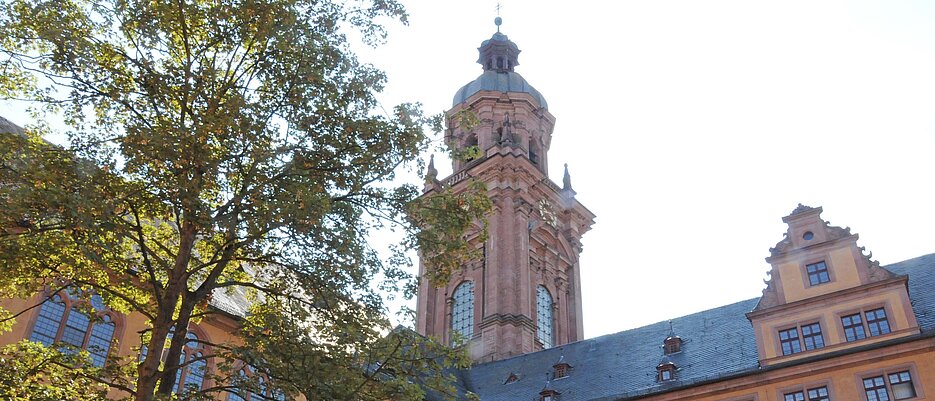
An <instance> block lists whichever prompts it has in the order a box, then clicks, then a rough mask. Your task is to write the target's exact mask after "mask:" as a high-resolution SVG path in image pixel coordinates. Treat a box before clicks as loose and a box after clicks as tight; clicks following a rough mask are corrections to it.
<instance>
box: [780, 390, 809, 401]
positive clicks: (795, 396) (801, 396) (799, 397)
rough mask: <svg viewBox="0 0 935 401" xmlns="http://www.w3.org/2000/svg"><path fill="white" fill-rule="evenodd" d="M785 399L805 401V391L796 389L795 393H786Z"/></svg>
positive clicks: (787, 400)
mask: <svg viewBox="0 0 935 401" xmlns="http://www.w3.org/2000/svg"><path fill="white" fill-rule="evenodd" d="M783 401H805V393H803V392H801V391H796V392H794V393H786V394H785V395H784V396H783Z"/></svg>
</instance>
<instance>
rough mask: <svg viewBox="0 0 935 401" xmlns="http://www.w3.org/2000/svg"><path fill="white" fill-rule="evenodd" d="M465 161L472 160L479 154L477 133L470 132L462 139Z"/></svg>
mask: <svg viewBox="0 0 935 401" xmlns="http://www.w3.org/2000/svg"><path fill="white" fill-rule="evenodd" d="M464 152H465V155H464V157H465V160H464V161H465V162H469V161H472V160H474V159H476V158H477V157H478V156H480V149H479V148H478V147H477V134H475V133H473V132H472V133H470V134H468V136H467V138H466V139H465V140H464Z"/></svg>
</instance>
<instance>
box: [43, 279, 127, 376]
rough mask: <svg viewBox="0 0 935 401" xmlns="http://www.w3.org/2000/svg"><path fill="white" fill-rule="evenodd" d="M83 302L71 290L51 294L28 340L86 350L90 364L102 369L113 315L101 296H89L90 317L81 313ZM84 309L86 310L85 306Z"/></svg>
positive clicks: (112, 327)
mask: <svg viewBox="0 0 935 401" xmlns="http://www.w3.org/2000/svg"><path fill="white" fill-rule="evenodd" d="M83 302H84V301H81V300H79V299H78V297H77V295H76V294H75V289H74V288H72V287H68V288H66V289H65V290H63V291H59V292H58V293H55V294H53V295H52V296H51V297H50V298H49V299H47V300H46V301H45V302H43V303H42V307H41V308H39V316H38V317H37V318H36V323H35V324H34V325H33V328H32V332H31V334H30V335H29V340H30V341H36V342H40V343H43V344H45V345H47V346H50V345H52V344H55V343H58V344H62V345H64V346H65V349H66V351H67V350H69V349H72V350H75V349H86V350H88V353H89V354H91V363H93V364H94V366H98V367H101V366H104V361H105V360H106V359H107V353H108V352H110V345H111V343H113V340H114V331H115V330H116V324H115V323H114V318H115V316H114V315H113V313H112V312H109V311H108V310H107V309H106V308H105V307H104V302H103V301H102V300H101V297H100V296H98V295H96V294H94V295H91V297H90V304H91V305H90V306H91V310H93V311H94V313H95V314H94V315H93V316H92V315H89V314H88V313H86V312H84V311H82V310H81V306H82V305H81V304H82V303H83ZM84 306H85V307H87V304H84ZM85 310H87V309H85Z"/></svg>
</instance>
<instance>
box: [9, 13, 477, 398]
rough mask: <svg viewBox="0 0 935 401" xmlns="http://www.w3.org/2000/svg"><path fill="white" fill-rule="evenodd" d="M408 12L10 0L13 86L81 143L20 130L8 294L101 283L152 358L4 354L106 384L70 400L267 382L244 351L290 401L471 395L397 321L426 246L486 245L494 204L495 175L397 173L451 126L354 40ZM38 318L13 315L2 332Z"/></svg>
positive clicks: (444, 259)
mask: <svg viewBox="0 0 935 401" xmlns="http://www.w3.org/2000/svg"><path fill="white" fill-rule="evenodd" d="M386 18H389V19H399V20H401V21H402V22H405V21H406V14H405V12H404V10H403V9H402V7H401V6H400V5H399V4H398V3H396V2H395V1H386V0H370V1H367V0H362V1H351V2H336V1H328V0H325V1H310V0H219V1H203V0H178V1H171V2H162V1H138V0H104V1H89V0H9V1H6V2H4V3H3V4H2V5H0V54H2V59H0V97H3V98H7V99H19V100H23V101H30V102H34V104H37V105H38V106H39V107H37V108H36V109H35V110H36V111H35V112H36V116H37V119H38V121H44V120H45V119H53V118H55V117H48V116H49V115H50V114H54V115H56V116H62V120H63V122H64V125H65V127H67V128H66V129H65V133H66V134H67V136H68V143H69V144H68V145H67V146H65V147H58V146H52V145H50V144H48V143H47V142H46V141H44V140H43V139H42V138H43V137H44V136H45V135H46V134H48V133H49V131H50V130H49V129H48V128H46V127H44V126H42V125H37V126H33V127H30V129H29V130H27V132H26V134H24V135H0V230H2V231H0V272H2V274H0V297H19V298H26V297H29V296H30V295H32V294H35V293H36V292H38V291H43V290H48V289H49V288H60V287H61V286H62V285H70V286H72V287H75V288H78V289H81V290H82V291H77V293H78V294H79V296H88V294H99V295H100V296H101V297H102V298H103V300H104V302H105V303H106V304H107V306H108V307H110V308H112V309H114V310H116V311H119V312H123V313H128V314H129V313H134V314H138V315H139V316H142V317H143V319H145V320H146V322H147V324H148V327H149V328H148V330H147V331H146V332H144V333H141V338H142V339H143V346H145V348H146V349H147V350H150V351H148V352H146V353H145V356H143V357H142V358H139V360H138V359H137V358H136V356H130V357H123V358H117V357H113V358H111V359H110V360H108V363H107V365H105V366H106V367H107V369H105V370H98V371H94V370H89V369H88V368H87V364H85V363H81V362H80V361H79V362H75V361H72V362H70V363H69V362H67V361H65V362H62V363H52V364H50V363H44V364H43V363H38V362H41V361H42V360H44V359H43V358H45V357H44V356H42V355H40V354H41V353H42V352H48V353H50V354H49V355H59V356H58V357H56V358H62V357H64V356H68V354H67V353H64V352H61V351H59V350H55V349H46V351H38V350H35V349H34V348H28V347H29V346H27V345H21V347H26V348H19V349H11V350H6V351H4V354H3V355H4V356H3V357H4V358H7V357H16V355H22V354H23V353H24V352H30V353H31V354H30V355H34V357H31V358H28V360H29V361H31V362H30V363H33V365H30V366H32V367H30V368H29V369H30V370H29V372H30V373H31V374H34V375H38V376H35V377H39V378H38V379H35V377H34V379H35V380H34V381H33V383H39V384H42V383H47V384H49V385H52V384H53V383H55V381H54V380H51V381H49V380H43V379H41V378H42V377H50V376H48V375H49V374H51V373H49V372H52V371H55V372H62V373H56V374H57V375H64V374H73V375H77V376H76V377H83V378H92V379H93V380H94V382H95V383H97V384H96V385H95V386H79V387H81V388H75V389H74V392H71V393H69V394H68V395H62V396H61V397H59V398H68V399H80V398H82V397H83V396H84V395H88V394H89V393H87V392H88V391H90V392H92V393H94V391H98V390H100V389H101V388H99V386H103V390H101V391H107V392H108V394H109V395H110V396H115V394H116V396H119V397H128V398H133V399H136V400H152V399H166V398H171V397H175V396H181V397H187V398H192V399H197V398H200V397H206V396H207V397H221V396H223V392H225V391H228V390H232V389H234V388H235V387H242V388H246V389H248V390H249V389H251V388H253V389H254V390H256V389H259V387H257V386H259V385H260V384H259V383H257V382H250V380H240V378H239V377H238V376H237V373H236V372H235V371H234V362H233V361H244V362H246V363H248V364H250V365H251V366H253V367H254V368H255V369H257V370H259V371H261V372H263V373H264V374H265V375H266V377H268V378H270V379H271V382H272V383H273V385H274V386H276V387H277V389H278V391H281V392H283V393H285V394H287V395H288V396H290V397H291V396H295V395H302V396H304V397H306V398H307V399H360V400H384V399H418V398H419V397H420V394H421V391H422V388H423V386H429V387H432V386H434V387H435V388H436V389H437V390H438V391H440V392H441V393H443V394H453V393H452V391H453V390H452V388H451V387H450V385H446V384H445V383H443V382H442V381H438V380H435V379H432V378H434V377H436V376H437V375H436V374H437V373H441V372H444V367H445V366H446V361H451V360H452V358H454V359H456V360H459V359H458V356H457V355H454V354H450V353H448V352H447V349H446V348H444V347H439V346H437V344H434V343H432V342H431V341H429V340H426V339H422V338H420V337H418V336H416V335H412V333H408V334H407V333H406V332H405V331H404V330H397V331H391V332H390V331H389V327H388V322H387V319H386V317H385V314H386V308H385V306H384V304H383V300H382V297H381V295H380V294H381V291H390V292H392V291H400V290H402V291H404V292H405V293H407V294H410V295H411V294H412V291H413V288H414V286H413V280H411V278H410V277H408V275H407V274H406V273H405V268H406V267H408V266H409V264H410V263H411V262H409V260H408V259H407V258H406V257H405V255H404V254H403V253H404V251H405V250H407V249H416V248H418V249H420V250H421V252H422V253H423V256H424V258H425V260H426V263H427V265H428V266H430V267H431V268H432V269H431V270H430V274H428V275H427V276H428V277H427V278H428V279H432V280H434V281H435V282H440V281H441V280H443V279H444V278H445V277H447V275H448V274H449V273H450V272H451V271H452V270H453V269H455V268H457V267H458V266H460V264H461V263H462V261H463V258H465V257H469V256H471V250H470V247H468V245H467V244H466V242H465V241H464V234H465V231H466V230H469V229H471V227H473V224H475V223H474V222H476V221H478V220H479V219H482V218H483V215H484V214H485V213H486V211H488V210H489V209H490V202H489V200H488V199H487V197H486V195H485V193H484V191H483V186H482V185H474V186H473V187H472V188H473V190H472V191H469V192H466V193H463V194H458V195H456V194H454V193H452V192H450V191H441V192H439V193H437V194H435V195H432V196H425V197H418V195H419V191H418V189H417V188H416V187H414V186H412V185H397V184H394V180H395V178H396V177H395V174H396V172H397V171H400V169H401V168H405V167H407V166H408V167H410V168H411V167H413V166H412V165H413V163H412V162H413V160H415V159H416V158H417V156H418V155H419V154H420V152H423V151H424V150H426V148H427V147H428V146H429V144H430V141H429V136H428V135H427V133H426V132H425V127H426V125H427V124H429V123H431V122H432V121H431V119H428V118H425V117H423V116H422V114H421V112H420V110H419V108H418V107H417V106H414V105H405V104H404V105H400V106H398V107H396V108H395V109H394V110H393V112H392V113H386V112H382V111H380V110H382V109H381V108H380V107H378V106H379V105H378V103H377V101H376V100H375V98H374V94H375V93H376V92H378V91H379V90H380V89H381V88H382V84H383V83H384V80H385V77H384V75H383V74H382V72H380V71H379V70H377V69H375V68H374V67H372V66H370V65H366V64H362V63H360V62H358V60H357V59H356V58H355V56H354V54H353V52H352V51H351V50H350V48H349V41H348V39H347V38H346V36H345V33H346V32H355V34H354V35H355V36H359V37H360V38H362V40H363V41H364V42H365V43H368V44H379V43H380V42H381V41H382V40H383V39H384V37H385V31H384V29H383V27H382V25H380V24H379V23H377V22H376V21H377V20H380V19H386ZM435 122H436V124H435V125H436V126H437V125H438V124H437V121H435ZM386 227H391V228H397V229H400V230H402V232H404V233H405V238H404V239H403V240H402V243H401V244H400V245H399V246H397V247H394V248H393V249H394V250H395V252H394V254H393V255H392V256H391V257H389V258H386V260H382V259H381V258H380V257H379V256H378V254H377V252H376V251H375V250H374V248H373V247H372V246H371V244H370V243H369V242H368V238H369V237H368V235H369V234H370V233H371V232H372V231H373V230H376V229H382V228H386ZM378 281H379V282H378ZM235 289H237V290H244V289H248V290H250V291H251V293H252V294H253V298H252V303H253V306H252V308H251V311H250V314H249V315H248V316H246V317H243V320H242V326H243V327H242V329H241V330H240V331H239V335H240V337H241V339H242V344H214V347H213V349H214V350H215V352H216V354H215V355H207V356H206V357H213V358H216V359H217V360H219V361H222V362H219V363H218V367H219V369H218V371H217V372H216V374H217V375H218V377H216V378H215V379H216V380H215V383H217V386H215V387H213V388H210V389H203V390H201V391H193V392H188V393H185V394H181V395H173V394H172V393H173V390H174V388H175V386H176V384H175V377H176V374H177V372H178V371H179V369H180V368H184V366H180V365H179V362H178V361H179V359H180V358H179V356H180V355H181V353H182V352H183V347H184V346H185V342H186V332H187V330H188V329H187V328H188V327H189V323H190V322H193V321H198V320H200V319H204V318H205V317H207V316H210V315H211V314H213V313H219V311H217V310H216V309H214V308H211V307H210V300H211V298H212V295H213V294H216V293H218V292H221V291H233V290H235ZM20 312H22V311H0V318H2V320H3V321H4V322H3V323H2V324H0V325H6V326H9V322H10V319H12V318H14V317H15V316H16V314H18V313H20ZM387 332H390V333H391V334H390V335H387V334H386V333H387ZM153 350H164V352H155V351H153ZM63 355H64V356H63ZM56 360H57V359H56ZM225 361H226V362H225ZM462 362H463V360H462ZM69 367H70V368H71V371H69ZM46 368H49V369H52V370H49V369H46ZM53 368H54V369H53ZM69 372H70V373H69ZM128 372H129V373H128ZM6 373H7V371H6V370H4V371H2V372H0V374H6ZM7 383H8V382H0V385H2V386H8V384H7ZM251 386H252V387H251ZM69 388H72V387H67V388H63V391H65V390H67V389H69ZM2 391H3V390H0V394H2ZM94 394H98V393H94ZM56 397H57V395H56ZM23 399H42V397H41V396H39V395H35V396H34V397H33V398H30V397H28V396H27V397H26V398H23Z"/></svg>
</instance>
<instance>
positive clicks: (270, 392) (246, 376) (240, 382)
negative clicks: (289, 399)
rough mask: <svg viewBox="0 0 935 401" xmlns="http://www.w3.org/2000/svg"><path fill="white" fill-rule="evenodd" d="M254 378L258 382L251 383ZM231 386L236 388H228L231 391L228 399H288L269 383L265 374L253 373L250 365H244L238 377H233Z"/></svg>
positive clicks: (246, 400) (231, 400)
mask: <svg viewBox="0 0 935 401" xmlns="http://www.w3.org/2000/svg"><path fill="white" fill-rule="evenodd" d="M252 380H256V382H255V383H250V382H251V381H252ZM247 383H250V384H249V385H248V384H247ZM231 386H232V387H235V388H234V389H231V390H228V391H230V392H229V393H228V394H227V401H259V400H275V401H284V400H285V399H286V395H285V394H283V393H282V392H281V391H279V390H276V389H274V388H273V387H272V386H270V385H269V381H268V380H267V378H266V376H265V375H263V374H256V373H253V371H252V370H251V369H250V367H249V366H244V367H242V368H240V370H238V371H237V377H236V378H234V379H233V381H232V383H231Z"/></svg>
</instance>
